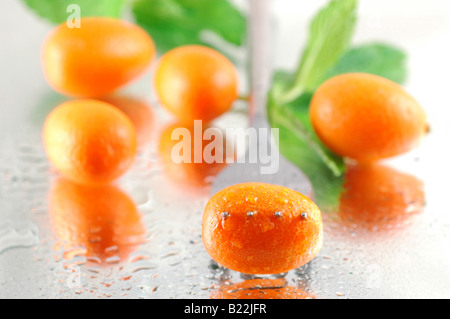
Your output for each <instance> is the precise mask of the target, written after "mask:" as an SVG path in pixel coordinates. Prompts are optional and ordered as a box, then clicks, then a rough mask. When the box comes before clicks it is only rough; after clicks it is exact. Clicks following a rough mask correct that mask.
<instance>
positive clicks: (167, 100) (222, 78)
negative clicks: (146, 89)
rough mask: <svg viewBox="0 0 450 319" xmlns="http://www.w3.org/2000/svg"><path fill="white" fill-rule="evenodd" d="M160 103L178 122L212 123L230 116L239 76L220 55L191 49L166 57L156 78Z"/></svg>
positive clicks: (210, 50) (179, 49) (199, 47)
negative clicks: (222, 117)
mask: <svg viewBox="0 0 450 319" xmlns="http://www.w3.org/2000/svg"><path fill="white" fill-rule="evenodd" d="M154 89H155V92H156V94H157V96H158V97H159V100H160V103H161V104H162V105H163V106H165V107H166V108H167V109H168V110H169V111H170V112H172V113H173V114H174V115H175V116H177V118H178V120H179V121H182V122H185V123H189V124H192V122H193V121H194V120H202V121H205V122H208V121H211V120H213V119H215V118H217V117H218V116H220V115H222V114H224V113H225V112H227V111H228V110H229V109H230V108H231V106H232V104H233V102H234V101H235V100H236V99H237V97H238V72H237V70H236V68H235V66H234V65H233V64H232V63H231V62H230V61H229V60H228V59H227V58H226V57H225V56H223V55H222V54H221V53H219V52H217V51H215V50H213V49H211V48H208V47H204V46H200V45H188V46H182V47H179V48H176V49H174V50H172V51H169V52H168V53H166V54H165V55H164V56H163V57H162V58H161V59H160V60H159V62H158V64H157V66H156V68H155V74H154Z"/></svg>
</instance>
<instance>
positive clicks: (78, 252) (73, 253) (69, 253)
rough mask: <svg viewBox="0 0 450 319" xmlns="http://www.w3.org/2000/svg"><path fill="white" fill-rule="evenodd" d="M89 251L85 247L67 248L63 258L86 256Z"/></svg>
mask: <svg viewBox="0 0 450 319" xmlns="http://www.w3.org/2000/svg"><path fill="white" fill-rule="evenodd" d="M86 253H87V249H86V248H84V247H74V248H71V249H69V250H66V251H65V252H64V253H63V258H64V259H66V260H73V259H74V258H76V257H78V256H84V255H86Z"/></svg>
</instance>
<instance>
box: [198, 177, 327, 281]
mask: <svg viewBox="0 0 450 319" xmlns="http://www.w3.org/2000/svg"><path fill="white" fill-rule="evenodd" d="M202 227H203V228H202V236H203V243H204V246H205V248H206V251H207V252H208V253H209V254H210V256H211V257H212V258H213V259H214V260H215V261H216V262H218V263H219V264H221V265H222V266H224V267H227V268H229V269H231V270H235V271H238V272H241V273H245V274H261V275H264V274H279V273H284V272H287V271H290V270H292V269H295V268H299V267H301V266H303V265H305V264H306V263H308V262H310V261H311V260H312V259H313V258H314V257H315V256H316V255H317V254H318V253H319V251H320V249H321V248H322V242H323V226H322V217H321V213H320V210H319V208H318V207H317V206H316V204H315V203H313V202H312V201H311V200H310V199H309V198H307V197H306V196H304V195H302V194H300V193H298V192H295V191H293V190H291V189H288V188H285V187H282V186H277V185H269V184H264V183H245V184H238V185H234V186H231V187H228V188H226V189H224V190H222V191H220V192H218V193H217V194H216V195H214V196H213V197H212V198H211V199H210V200H209V202H208V204H207V206H206V208H205V211H204V214H203V224H202Z"/></svg>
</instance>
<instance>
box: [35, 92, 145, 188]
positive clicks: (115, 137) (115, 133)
mask: <svg viewBox="0 0 450 319" xmlns="http://www.w3.org/2000/svg"><path fill="white" fill-rule="evenodd" d="M43 140H44V146H45V150H46V153H47V156H48V159H49V161H50V162H51V163H52V164H53V165H54V166H55V168H56V169H57V170H58V171H59V172H60V173H61V174H62V175H63V176H64V177H66V178H68V179H70V180H72V181H74V182H77V183H80V184H86V185H102V184H106V183H110V182H112V181H113V180H115V179H116V178H118V177H119V176H121V175H122V174H123V173H125V171H126V170H127V169H128V168H129V167H130V166H131V165H132V163H133V161H134V158H135V156H136V148H137V137H136V129H135V128H134V126H133V124H132V122H131V121H130V119H129V118H128V117H127V116H126V115H125V114H124V113H122V112H121V111H119V110H118V109H117V108H115V107H114V106H112V105H110V104H107V103H104V102H100V101H95V100H77V101H69V102H66V103H63V104H61V105H60V106H58V107H57V108H56V109H54V110H53V111H52V112H51V113H50V114H49V115H48V117H47V119H46V121H45V124H44V129H43Z"/></svg>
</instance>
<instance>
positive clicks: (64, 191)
mask: <svg viewBox="0 0 450 319" xmlns="http://www.w3.org/2000/svg"><path fill="white" fill-rule="evenodd" d="M49 214H50V220H51V225H52V228H53V230H54V232H55V234H56V235H57V237H58V239H59V241H60V242H61V246H62V248H63V249H64V254H63V257H65V258H66V259H71V258H73V257H74V256H73V255H74V254H76V253H81V254H82V255H84V256H85V257H88V258H96V259H97V260H98V261H100V262H101V263H102V264H107V263H108V261H111V262H114V263H115V262H117V261H126V260H127V258H128V257H129V255H130V254H131V253H132V252H133V251H135V250H136V249H137V247H138V246H139V245H140V244H142V243H144V242H145V235H146V229H145V225H144V223H143V222H142V218H141V215H140V213H139V211H138V210H137V208H136V205H135V204H134V202H133V200H132V199H131V198H130V197H129V196H128V195H127V194H125V193H124V192H123V191H121V190H120V189H119V188H117V187H115V186H112V185H106V186H102V187H87V186H83V185H78V184H75V183H73V182H71V181H69V180H66V179H63V178H61V179H58V180H56V182H55V184H54V185H53V187H52V189H51V191H50V196H49ZM116 258H119V260H117V259H116Z"/></svg>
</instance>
